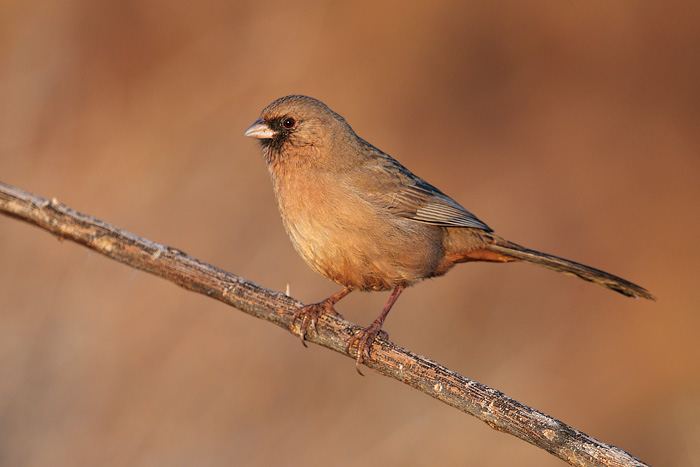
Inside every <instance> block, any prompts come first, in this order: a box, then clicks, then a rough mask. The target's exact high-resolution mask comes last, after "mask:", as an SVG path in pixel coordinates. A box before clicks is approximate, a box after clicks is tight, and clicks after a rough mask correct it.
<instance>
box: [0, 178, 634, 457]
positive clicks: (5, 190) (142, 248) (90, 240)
mask: <svg viewBox="0 0 700 467" xmlns="http://www.w3.org/2000/svg"><path fill="white" fill-rule="evenodd" d="M0 212H2V213H4V214H6V215H8V216H11V217H15V218H17V219H21V220H23V221H25V222H29V223H30V224H34V225H37V226H39V227H41V228H43V229H45V230H48V231H49V232H51V233H53V234H54V235H56V236H58V237H60V238H63V239H67V240H72V241H74V242H77V243H80V244H82V245H85V246H86V247H88V248H90V249H93V250H95V251H98V252H99V253H102V254H103V255H105V256H107V257H109V258H112V259H115V260H117V261H120V262H122V263H124V264H127V265H129V266H131V267H134V268H137V269H141V270H143V271H146V272H149V273H151V274H155V275H157V276H161V277H163V278H165V279H167V280H169V281H171V282H173V283H175V284H177V285H179V286H180V287H183V288H185V289H187V290H192V291H194V292H199V293H201V294H204V295H207V296H209V297H212V298H215V299H217V300H219V301H222V302H224V303H226V304H228V305H231V306H233V307H235V308H237V309H239V310H241V311H243V312H245V313H248V314H250V315H253V316H256V317H258V318H261V319H264V320H266V321H270V322H271V323H274V324H276V325H278V326H280V327H282V328H285V329H287V330H288V331H289V332H291V333H293V334H297V333H298V329H297V328H296V326H293V325H292V317H293V315H294V311H295V310H296V309H297V308H299V307H300V306H302V303H300V302H299V301H297V300H295V299H293V298H291V297H288V296H286V295H284V294H282V293H279V292H274V291H272V290H268V289H265V288H263V287H260V286H258V285H256V284H254V283H252V282H250V281H248V280H246V279H244V278H242V277H239V276H236V275H234V274H231V273H228V272H226V271H223V270H221V269H218V268H216V267H214V266H211V265H209V264H207V263H204V262H202V261H199V260H198V259H196V258H193V257H191V256H189V255H187V254H185V253H183V252H182V251H179V250H177V249H175V248H171V247H168V246H164V245H160V244H158V243H155V242H152V241H150V240H146V239H144V238H141V237H138V236H137V235H134V234H132V233H129V232H126V231H124V230H121V229H119V228H117V227H115V226H113V225H110V224H107V223H106V222H103V221H101V220H99V219H96V218H94V217H91V216H88V215H85V214H81V213H79V212H77V211H75V210H73V209H71V208H69V207H68V206H65V205H63V204H61V203H59V202H58V201H57V200H56V199H52V200H47V199H44V198H41V197H39V196H36V195H33V194H31V193H27V192H25V191H22V190H19V189H17V188H13V187H11V186H9V185H5V184H3V183H1V182H0ZM359 329H360V327H359V326H357V325H354V324H352V323H349V322H347V321H343V320H342V319H339V318H337V317H334V316H329V315H323V316H322V317H321V318H320V319H319V321H318V323H317V329H316V330H314V329H311V330H310V331H309V333H308V334H307V340H308V341H309V342H314V343H316V344H318V345H320V346H323V347H326V348H328V349H331V350H335V351H336V352H338V353H341V354H343V355H345V356H348V355H347V354H346V353H345V342H346V340H347V339H348V337H349V336H351V335H352V334H353V333H354V332H355V331H357V330H359ZM349 357H350V358H354V356H352V355H350V356H349ZM365 364H366V366H367V367H369V368H371V369H373V370H374V371H376V372H377V373H379V374H382V375H385V376H389V377H391V378H394V379H396V380H398V381H401V382H403V383H405V384H408V385H409V386H411V387H413V388H416V389H417V390H419V391H421V392H423V393H425V394H428V395H429V396H431V397H434V398H435V399H438V400H440V401H442V402H444V403H446V404H448V405H451V406H452V407H455V408H457V409H459V410H461V411H463V412H466V413H468V414H470V415H473V416H475V417H477V418H478V419H480V420H482V421H484V422H486V423H487V424H488V425H489V426H490V427H491V428H494V429H495V430H498V431H502V432H504V433H508V434H511V435H513V436H517V437H518V438H520V439H522V440H525V441H527V442H528V443H530V444H534V445H535V446H537V447H539V448H541V449H544V450H545V451H547V452H550V453H552V454H554V455H555V456H557V457H559V458H561V459H563V460H565V461H566V462H568V463H569V464H571V465H576V466H644V465H646V464H644V463H643V462H641V461H640V460H638V459H636V458H634V457H632V456H631V455H629V454H627V453H626V452H625V451H623V450H621V449H619V448H616V447H614V446H610V445H607V444H604V443H601V442H600V441H598V440H596V439H595V438H593V437H591V436H588V435H586V434H585V433H582V432H580V431H578V430H576V429H574V428H572V427H570V426H568V425H566V424H564V423H562V422H560V421H559V420H557V419H555V418H553V417H550V416H549V415H546V414H544V413H542V412H539V411H538V410H535V409H533V408H530V407H528V406H526V405H524V404H521V403H520V402H518V401H516V400H513V399H511V398H510V397H508V396H506V395H505V394H503V393H502V392H500V391H497V390H496V389H492V388H490V387H488V386H485V385H483V384H480V383H478V382H476V381H473V380H470V379H469V378H466V377H464V376H461V375H459V374H457V373H454V372H453V371H450V370H448V369H447V368H445V367H444V366H442V365H439V364H437V363H435V362H433V361H431V360H429V359H427V358H425V357H422V356H420V355H416V354H414V353H412V352H410V351H408V350H405V349H402V348H401V347H399V346H397V345H396V344H394V343H392V342H390V341H387V340H385V339H382V338H378V339H377V340H376V341H375V344H374V346H373V348H372V358H371V359H369V360H366V362H365Z"/></svg>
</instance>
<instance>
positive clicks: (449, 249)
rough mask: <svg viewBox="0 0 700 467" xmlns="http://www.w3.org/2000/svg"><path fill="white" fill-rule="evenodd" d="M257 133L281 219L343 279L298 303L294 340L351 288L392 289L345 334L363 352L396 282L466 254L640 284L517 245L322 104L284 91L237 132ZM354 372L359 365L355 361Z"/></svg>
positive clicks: (301, 248) (629, 289)
mask: <svg viewBox="0 0 700 467" xmlns="http://www.w3.org/2000/svg"><path fill="white" fill-rule="evenodd" d="M245 136H252V137H254V138H257V139H259V140H260V143H261V145H262V154H263V157H264V158H265V162H267V167H268V169H269V171H270V177H271V178H272V185H273V188H274V190H275V196H276V198H277V204H278V207H279V211H280V214H281V215H282V221H283V222H284V227H285V228H286V230H287V233H288V234H289V238H290V239H291V240H292V243H293V244H294V248H295V249H296V250H297V252H298V253H299V254H300V255H301V257H302V258H304V260H306V262H307V263H308V264H309V266H311V268H312V269H313V270H314V271H316V272H318V273H319V274H321V275H323V276H325V277H327V278H328V279H330V280H332V281H334V282H337V283H338V284H340V285H342V286H343V290H341V291H340V292H338V293H336V294H334V295H331V296H330V297H328V298H326V299H325V300H323V301H321V302H319V303H314V304H311V305H306V306H304V307H302V308H300V309H299V310H297V312H296V313H295V315H294V321H296V320H297V319H300V318H301V323H300V327H299V334H300V336H301V338H302V342H303V339H304V336H305V334H306V332H307V330H308V328H309V325H312V326H315V324H316V319H317V318H318V316H319V315H320V314H322V313H333V314H336V315H337V313H336V312H335V310H334V308H333V306H334V305H335V304H336V303H337V302H338V301H339V300H340V299H341V298H343V297H344V296H346V295H347V294H348V293H350V292H351V291H353V290H393V292H392V293H391V297H390V298H389V302H388V303H387V304H386V306H385V307H384V309H383V310H382V312H381V314H380V315H379V317H378V318H377V319H376V320H375V321H374V322H373V323H372V324H371V325H370V326H369V327H367V328H366V329H364V330H362V331H361V332H360V333H358V334H357V335H355V336H353V337H351V338H350V339H349V341H348V343H347V347H346V351H347V352H348V353H349V352H350V350H351V348H352V346H353V345H357V352H356V354H355V355H356V362H357V365H359V364H360V363H362V361H363V359H364V358H369V351H370V348H371V346H372V343H373V342H374V340H375V338H376V337H377V335H378V334H379V333H380V331H381V328H382V323H383V322H384V319H385V318H386V316H387V314H388V313H389V310H390V309H391V307H392V305H393V304H394V302H395V301H396V299H397V298H398V297H399V295H400V294H401V292H402V291H403V289H404V288H406V287H408V286H410V285H413V284H415V283H416V282H418V281H420V280H423V279H426V278H429V277H436V276H441V275H443V274H445V273H446V272H447V271H449V270H450V269H451V268H452V266H454V265H455V263H463V262H467V261H494V262H509V261H525V262H528V263H532V264H536V265H539V266H544V267H546V268H549V269H553V270H554V271H558V272H563V273H566V274H571V275H574V276H577V277H580V278H581V279H584V280H587V281H590V282H595V283H596V284H600V285H602V286H604V287H607V288H609V289H612V290H614V291H616V292H619V293H621V294H624V295H627V296H629V297H643V298H647V299H651V300H653V299H654V297H653V296H652V295H651V294H650V293H649V292H648V291H647V290H645V289H644V288H642V287H640V286H638V285H636V284H633V283H631V282H629V281H626V280H625V279H621V278H619V277H616V276H613V275H612V274H608V273H607V272H603V271H600V270H598V269H594V268H591V267H588V266H584V265H583V264H579V263H575V262H573V261H569V260H566V259H563V258H559V257H557V256H552V255H548V254H546V253H540V252H539V251H534V250H530V249H528V248H524V247H522V246H520V245H517V244H515V243H512V242H509V241H508V240H506V239H504V238H502V237H499V236H498V235H495V234H494V233H493V231H492V230H491V229H490V228H489V227H488V226H487V225H486V224H484V223H483V222H482V221H480V220H479V219H477V218H476V216H474V215H473V214H472V213H470V212H469V211H467V210H466V209H464V208H463V207H462V206H460V205H459V204H458V203H457V202H456V201H454V200H453V199H452V198H450V197H449V196H447V195H445V194H444V193H442V192H441V191H440V190H438V189H437V188H435V187H434V186H432V185H430V184H429V183H427V182H425V181H424V180H423V179H421V178H419V177H417V176H416V175H414V174H413V173H411V172H410V171H409V170H408V169H406V168H405V167H404V166H402V165H401V164H399V162H397V161H396V160H394V159H393V158H392V157H390V156H389V155H388V154H385V153H383V152H382V151H380V150H379V149H377V148H375V147H374V146H372V145H371V144H369V143H368V142H367V141H365V140H363V139H362V138H360V137H359V136H357V135H356V134H355V132H354V131H353V129H352V128H351V127H350V125H348V124H347V122H346V121H345V120H344V119H343V117H341V116H340V115H338V114H337V113H335V112H333V111H332V110H331V109H329V108H328V107H327V106H326V105H325V104H324V103H322V102H321V101H318V100H316V99H312V98H310V97H305V96H287V97H283V98H281V99H277V100H276V101H274V102H273V103H272V104H270V105H268V106H267V107H266V108H265V109H264V110H263V111H262V114H261V116H260V119H259V120H257V121H256V122H255V123H253V124H252V125H251V126H250V128H248V129H247V130H246V132H245ZM358 371H359V367H358Z"/></svg>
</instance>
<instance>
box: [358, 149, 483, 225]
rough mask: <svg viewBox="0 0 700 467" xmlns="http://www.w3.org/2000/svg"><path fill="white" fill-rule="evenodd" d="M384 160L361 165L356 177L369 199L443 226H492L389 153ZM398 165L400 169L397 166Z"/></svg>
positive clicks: (403, 214)
mask: <svg viewBox="0 0 700 467" xmlns="http://www.w3.org/2000/svg"><path fill="white" fill-rule="evenodd" d="M386 157H387V158H388V159H384V158H382V159H383V160H382V162H381V163H379V164H377V161H376V160H375V161H374V163H373V164H368V165H365V166H363V167H360V168H359V169H358V170H356V171H355V173H354V174H353V177H352V183H353V185H355V187H357V188H359V189H360V190H358V191H359V192H360V193H363V196H364V197H366V199H368V200H370V201H372V202H374V203H378V204H381V205H383V206H384V207H385V208H386V209H388V210H389V212H391V213H392V214H394V215H396V216H400V217H404V218H406V219H411V220H413V221H416V222H422V223H425V224H432V225H439V226H443V227H471V228H474V229H481V230H486V231H487V232H491V231H492V229H491V228H490V227H489V226H487V225H486V224H484V223H483V222H482V221H480V220H479V219H478V218H477V217H476V216H475V215H474V214H472V213H471V212H469V211H467V210H466V209H464V208H463V207H462V206H460V205H459V203H457V202H456V201H455V200H453V199H452V198H450V197H449V196H447V195H446V194H444V193H443V192H441V191H440V190H438V189H437V188H435V187H434V186H432V185H430V184H429V183H428V182H426V181H424V180H423V179H421V178H420V177H418V176H416V175H414V174H413V173H411V172H410V171H409V170H408V169H406V168H405V167H403V166H402V165H401V164H399V162H397V161H396V160H394V159H392V158H390V157H389V156H386ZM397 169H398V170H397Z"/></svg>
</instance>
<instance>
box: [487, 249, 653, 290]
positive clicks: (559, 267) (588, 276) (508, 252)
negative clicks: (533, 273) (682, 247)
mask: <svg viewBox="0 0 700 467" xmlns="http://www.w3.org/2000/svg"><path fill="white" fill-rule="evenodd" d="M489 240H491V239H489ZM492 241H493V243H491V242H489V243H487V244H486V245H485V249H486V250H489V251H493V252H495V253H499V254H501V255H504V256H506V257H510V258H515V259H518V260H521V261H525V262H528V263H531V264H536V265H538V266H542V267H545V268H548V269H552V270H554V271H557V272H561V273H564V274H570V275H573V276H576V277H580V278H581V279H583V280H585V281H589V282H594V283H596V284H600V285H602V286H603V287H607V288H609V289H611V290H614V291H615V292H619V293H621V294H623V295H627V296H628V297H634V298H637V297H642V298H646V299H648V300H656V298H654V296H653V295H652V294H650V293H649V291H647V290H646V289H645V288H644V287H640V286H638V285H637V284H633V283H632V282H630V281H627V280H625V279H622V278H621V277H617V276H614V275H612V274H609V273H607V272H605V271H601V270H600V269H595V268H592V267H590V266H586V265H584V264H580V263H576V262H574V261H569V260H568V259H564V258H560V257H558V256H554V255H549V254H547V253H542V252H539V251H535V250H530V249H528V248H525V247H522V246H520V245H517V244H515V243H512V242H509V241H507V240H504V239H501V238H498V237H496V236H493V237H492Z"/></svg>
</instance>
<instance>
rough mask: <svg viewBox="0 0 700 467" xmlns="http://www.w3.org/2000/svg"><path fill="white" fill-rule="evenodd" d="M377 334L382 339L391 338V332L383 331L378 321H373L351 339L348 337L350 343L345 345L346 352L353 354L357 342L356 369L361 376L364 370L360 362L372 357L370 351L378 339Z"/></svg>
mask: <svg viewBox="0 0 700 467" xmlns="http://www.w3.org/2000/svg"><path fill="white" fill-rule="evenodd" d="M377 336H379V337H381V338H382V339H389V334H387V332H386V331H383V330H382V328H381V327H380V326H377V325H376V323H373V324H372V325H370V326H369V327H367V328H365V329H362V330H361V331H359V332H357V333H356V334H355V335H353V336H351V337H350V339H348V343H347V344H346V345H345V352H346V353H348V354H350V355H352V353H351V349H352V347H353V346H354V345H355V344H357V351H356V352H355V369H356V370H357V372H358V373H359V374H360V376H364V374H362V371H360V364H362V363H363V362H364V361H365V360H369V359H370V354H369V353H370V350H371V348H372V344H373V343H374V341H375V340H376V339H377Z"/></svg>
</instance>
